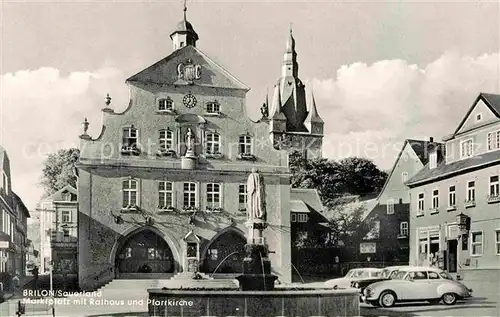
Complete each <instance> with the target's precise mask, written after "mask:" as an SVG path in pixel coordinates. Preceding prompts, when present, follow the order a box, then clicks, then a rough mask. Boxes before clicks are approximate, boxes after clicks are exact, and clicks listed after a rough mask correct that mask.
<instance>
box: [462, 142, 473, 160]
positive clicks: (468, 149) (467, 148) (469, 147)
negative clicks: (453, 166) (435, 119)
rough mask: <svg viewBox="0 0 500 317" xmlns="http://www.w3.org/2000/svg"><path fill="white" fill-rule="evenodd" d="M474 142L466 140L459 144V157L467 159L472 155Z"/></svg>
mask: <svg viewBox="0 0 500 317" xmlns="http://www.w3.org/2000/svg"><path fill="white" fill-rule="evenodd" d="M473 151H474V142H473V141H472V139H467V140H464V141H462V142H460V157H461V158H467V157H471V156H472V155H473V154H474V152H473Z"/></svg>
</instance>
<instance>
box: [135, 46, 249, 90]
mask: <svg viewBox="0 0 500 317" xmlns="http://www.w3.org/2000/svg"><path fill="white" fill-rule="evenodd" d="M188 61H189V62H192V63H193V64H195V65H200V66H201V78H200V79H195V80H194V85H197V86H204V87H217V88H228V89H239V90H245V91H248V90H250V88H249V87H248V86H246V85H245V84H244V83H242V82H241V81H240V80H238V79H237V78H236V77H234V76H233V75H231V73H229V72H228V71H227V70H225V69H224V68H223V67H222V66H220V65H219V64H217V63H216V62H215V61H213V60H212V59H211V58H210V57H208V56H207V55H206V54H205V53H203V52H202V51H201V50H199V49H198V48H196V47H194V46H192V45H188V46H184V47H183V48H180V49H178V50H175V51H174V52H172V54H170V55H169V56H167V57H165V58H164V59H162V60H160V61H158V62H156V63H155V64H153V65H151V66H149V67H147V68H146V69H144V70H142V71H140V72H139V73H137V74H135V75H133V76H131V77H130V78H128V79H127V80H126V82H128V83H134V82H138V83H150V84H158V85H188V83H187V82H185V81H184V80H182V79H179V77H178V75H177V69H178V66H179V65H180V64H181V63H187V62H188Z"/></svg>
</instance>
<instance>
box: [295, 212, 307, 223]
mask: <svg viewBox="0 0 500 317" xmlns="http://www.w3.org/2000/svg"><path fill="white" fill-rule="evenodd" d="M307 220H308V217H307V214H297V222H307Z"/></svg>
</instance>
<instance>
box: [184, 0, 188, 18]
mask: <svg viewBox="0 0 500 317" xmlns="http://www.w3.org/2000/svg"><path fill="white" fill-rule="evenodd" d="M187 10H188V9H187V5H186V0H184V21H187V18H186V11H187Z"/></svg>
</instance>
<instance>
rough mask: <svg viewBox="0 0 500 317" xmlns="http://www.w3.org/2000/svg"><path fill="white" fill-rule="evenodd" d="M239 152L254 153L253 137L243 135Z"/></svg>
mask: <svg viewBox="0 0 500 317" xmlns="http://www.w3.org/2000/svg"><path fill="white" fill-rule="evenodd" d="M238 151H239V154H252V137H251V136H249V135H241V136H240V141H239V149H238Z"/></svg>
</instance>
